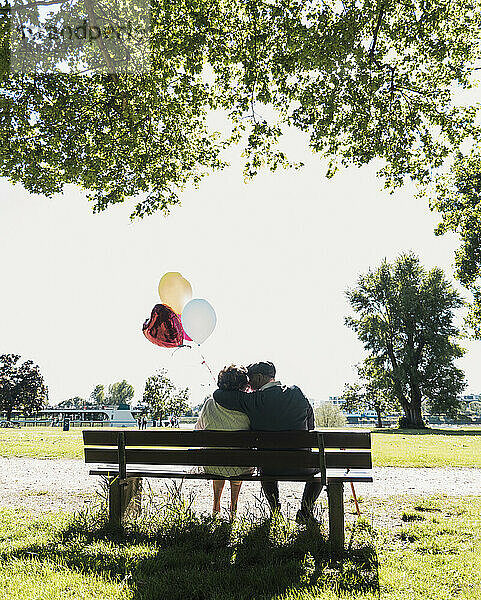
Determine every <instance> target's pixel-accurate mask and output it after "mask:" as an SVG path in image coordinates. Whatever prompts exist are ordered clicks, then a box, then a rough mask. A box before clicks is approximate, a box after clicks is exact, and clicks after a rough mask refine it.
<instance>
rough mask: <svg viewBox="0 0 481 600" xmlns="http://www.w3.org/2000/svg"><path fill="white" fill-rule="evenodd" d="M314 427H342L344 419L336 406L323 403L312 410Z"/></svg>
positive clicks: (344, 422)
mask: <svg viewBox="0 0 481 600" xmlns="http://www.w3.org/2000/svg"><path fill="white" fill-rule="evenodd" d="M314 417H315V420H316V427H344V426H345V425H346V417H345V416H344V415H343V414H342V412H341V409H340V408H339V406H337V405H336V404H332V403H331V402H324V403H323V404H321V406H318V407H317V408H315V409H314Z"/></svg>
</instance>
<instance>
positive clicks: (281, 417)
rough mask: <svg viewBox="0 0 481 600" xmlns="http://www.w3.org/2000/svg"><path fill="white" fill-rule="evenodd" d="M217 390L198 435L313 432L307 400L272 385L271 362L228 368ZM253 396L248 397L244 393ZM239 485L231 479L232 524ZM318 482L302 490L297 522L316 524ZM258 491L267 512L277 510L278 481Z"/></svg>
mask: <svg viewBox="0 0 481 600" xmlns="http://www.w3.org/2000/svg"><path fill="white" fill-rule="evenodd" d="M217 384H218V386H219V389H217V390H216V391H215V392H214V394H213V397H210V398H207V400H206V401H205V403H204V406H203V407H202V410H201V413H200V415H199V419H198V421H197V423H196V425H195V428H196V429H211V430H223V431H226V430H248V429H251V430H253V431H287V430H300V429H314V413H313V410H312V406H311V404H310V402H309V401H308V399H307V398H306V397H305V396H304V394H303V393H302V391H301V390H300V389H299V388H298V387H297V386H292V387H287V386H285V385H282V384H281V383H280V382H279V381H276V369H275V367H274V365H273V364H272V363H271V362H259V363H254V364H252V365H249V366H248V367H247V368H245V367H239V366H235V365H231V366H230V367H225V368H224V369H222V371H221V372H220V373H219V377H218V380H217ZM247 390H251V391H249V392H248V391H247ZM203 469H204V472H205V473H209V474H211V475H221V476H223V477H226V478H235V477H236V476H240V475H249V474H252V472H253V471H254V468H248V467H247V468H246V467H220V466H217V467H203ZM315 472H316V470H315V469H303V470H300V469H298V470H296V474H306V475H308V474H311V473H315ZM262 474H263V475H270V476H274V477H275V476H276V475H279V476H281V475H292V474H293V473H292V472H286V470H285V469H284V470H283V469H282V467H281V466H279V469H269V471H268V472H267V470H266V469H264V470H263V471H262ZM224 484H225V480H223V479H221V480H213V485H214V507H213V514H214V515H216V514H219V513H220V499H221V495H222V490H223V488H224ZM241 484H242V481H236V480H235V479H230V486H231V505H230V513H231V518H232V517H233V516H234V515H235V512H236V509H237V499H238V497H239V492H240V488H241ZM321 488H322V485H321V483H320V482H307V483H306V484H305V487H304V494H303V496H302V502H301V508H300V510H299V511H298V512H297V516H296V521H297V522H298V523H306V522H308V521H310V520H313V519H314V516H313V513H312V510H313V506H314V502H315V501H316V499H317V498H318V496H319V494H320V493H321ZM262 490H263V492H264V494H265V496H266V499H267V501H268V502H269V506H270V509H271V512H274V511H279V510H280V502H279V485H278V482H277V481H263V482H262Z"/></svg>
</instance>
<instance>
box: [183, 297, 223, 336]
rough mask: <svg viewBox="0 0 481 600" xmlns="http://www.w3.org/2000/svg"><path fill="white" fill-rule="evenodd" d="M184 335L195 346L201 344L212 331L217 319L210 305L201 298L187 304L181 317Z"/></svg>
mask: <svg viewBox="0 0 481 600" xmlns="http://www.w3.org/2000/svg"><path fill="white" fill-rule="evenodd" d="M181 320H182V327H183V328H184V331H185V333H186V334H187V335H188V336H189V337H191V338H192V340H193V341H194V342H195V343H196V344H202V342H205V340H206V339H207V338H208V337H209V335H210V334H211V333H212V332H213V331H214V329H215V325H216V323H217V317H216V314H215V310H214V309H213V307H212V305H211V304H210V303H209V302H207V300H204V299H202V298H194V299H193V300H190V301H189V302H187V304H186V305H185V306H184V310H183V311H182V315H181Z"/></svg>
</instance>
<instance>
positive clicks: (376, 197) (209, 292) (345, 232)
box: [0, 134, 481, 404]
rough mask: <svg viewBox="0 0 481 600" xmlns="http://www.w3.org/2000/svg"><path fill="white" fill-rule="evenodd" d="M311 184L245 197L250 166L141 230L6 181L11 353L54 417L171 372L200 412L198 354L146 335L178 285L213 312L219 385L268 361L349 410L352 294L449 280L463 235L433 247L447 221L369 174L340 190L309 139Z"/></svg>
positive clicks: (292, 146) (480, 345)
mask: <svg viewBox="0 0 481 600" xmlns="http://www.w3.org/2000/svg"><path fill="white" fill-rule="evenodd" d="M287 149H288V150H290V153H291V157H292V158H293V159H294V160H303V161H304V162H305V163H306V166H305V168H304V169H302V170H301V171H282V172H278V173H274V174H271V173H264V174H262V175H261V176H259V177H258V178H257V179H255V180H254V181H253V182H251V183H248V184H245V183H244V182H243V178H242V172H241V167H240V162H239V160H236V162H235V164H234V165H233V166H232V167H230V168H228V169H226V170H225V171H223V172H220V173H216V174H213V175H211V176H209V177H208V178H206V179H204V182H203V183H202V184H201V187H200V189H198V190H193V189H191V190H188V191H186V192H185V193H184V194H183V202H182V206H181V207H177V208H174V209H173V211H172V214H171V215H170V216H169V217H167V218H165V217H163V216H162V215H161V214H158V215H155V216H153V217H149V218H145V219H144V220H143V221H136V222H131V221H130V220H129V218H128V217H129V214H130V212H131V209H132V205H127V204H126V205H124V206H122V205H119V206H115V207H112V208H110V209H109V210H108V211H106V212H104V213H102V214H97V215H94V214H92V212H91V206H90V205H89V203H88V202H87V201H86V200H85V197H84V196H83V195H82V193H81V192H80V191H79V190H78V189H76V188H74V187H70V188H68V189H66V191H65V193H64V194H63V195H62V196H57V197H55V198H53V199H47V198H44V197H41V196H33V195H30V194H28V193H27V192H26V191H25V190H24V189H23V188H22V187H21V186H12V185H11V184H9V183H7V182H6V181H5V180H2V181H1V182H0V191H1V200H0V252H1V256H2V257H3V261H2V262H3V264H2V279H1V294H0V353H7V352H9V353H10V352H15V353H18V354H21V355H22V358H23V359H25V360H26V359H32V360H33V361H35V362H36V363H38V364H39V365H40V367H41V370H42V373H43V374H44V377H45V379H46V382H47V385H48V387H49V394H50V402H51V403H52V404H55V403H57V402H59V401H61V400H63V399H66V398H70V397H72V396H77V395H78V396H81V397H85V398H86V397H88V396H89V394H90V393H91V391H92V389H93V388H94V386H95V385H96V384H98V383H102V384H104V385H105V386H106V387H107V386H108V385H109V383H112V382H114V381H120V380H122V379H127V381H128V382H129V383H131V384H132V385H133V386H134V388H135V399H136V400H140V399H141V396H142V392H143V386H144V382H145V379H146V378H147V377H148V376H149V375H151V374H153V373H154V372H155V370H156V369H157V368H160V367H165V368H167V369H168V370H169V373H170V375H171V377H172V379H173V380H174V381H175V383H177V384H178V385H179V386H187V385H189V386H190V387H191V388H192V390H193V393H192V397H191V402H192V404H198V403H199V402H201V401H202V399H203V397H204V396H205V394H206V391H207V390H208V388H209V382H210V381H211V380H210V379H209V373H208V371H207V370H206V369H205V367H203V366H202V365H200V359H198V358H197V356H196V355H195V353H194V352H192V351H189V350H178V351H175V352H172V351H171V350H167V349H162V348H159V347H157V346H154V345H152V344H151V343H149V342H148V341H147V340H146V339H145V338H144V337H143V335H142V333H141V327H142V323H143V322H144V320H145V319H146V318H147V317H148V316H149V315H150V311H151V309H152V307H153V305H154V304H156V303H157V302H159V298H158V295H157V285H158V281H159V279H160V277H161V276H162V275H163V274H164V273H165V272H167V271H180V272H181V273H182V274H183V275H184V277H186V278H187V279H188V280H189V281H190V282H191V284H192V287H193V290H194V297H201V298H206V299H207V300H209V301H210V302H211V304H212V305H213V306H214V308H215V310H216V312H217V318H218V322H217V327H216V330H215V331H214V333H213V334H212V336H211V337H210V338H209V339H208V340H207V341H206V342H205V343H204V344H203V345H202V352H203V354H204V356H205V358H206V360H207V362H208V363H209V364H210V365H211V367H212V369H213V371H214V372H215V373H217V371H218V370H219V369H220V368H221V367H222V366H223V365H224V364H230V363H232V362H238V363H244V364H245V363H248V362H253V361H256V360H272V361H273V362H274V363H275V364H276V366H277V370H278V377H279V379H281V380H282V381H283V382H285V383H288V384H293V383H295V384H297V385H299V386H300V387H301V388H302V389H303V390H304V392H305V393H306V394H307V395H308V396H309V397H310V398H313V399H318V400H324V399H327V398H328V396H330V395H339V394H340V393H341V391H342V388H343V386H344V383H345V382H346V381H352V380H353V378H354V370H353V365H354V364H355V363H356V362H359V361H360V360H361V359H362V357H363V349H362V345H361V344H360V342H358V341H357V338H356V336H355V334H354V332H353V331H351V330H350V329H348V328H347V327H346V326H345V325H344V317H345V316H346V315H347V314H349V307H348V304H347V301H346V299H345V295H344V291H345V290H346V288H347V287H349V286H352V285H354V284H355V282H356V280H357V277H358V276H359V274H360V273H363V272H365V271H367V269H369V268H370V267H371V268H375V267H377V266H378V265H379V263H380V262H381V261H382V259H383V258H385V257H386V258H387V259H389V260H392V259H394V258H395V257H396V256H397V255H398V254H399V252H401V251H407V250H413V251H415V252H416V253H418V254H419V255H420V257H421V261H422V263H423V264H424V265H425V266H426V267H427V268H431V267H433V266H435V265H437V266H439V267H442V268H443V269H445V271H446V273H447V274H448V275H449V276H450V277H451V276H452V263H453V260H454V258H453V252H454V249H455V248H456V245H457V242H456V239H455V237H454V236H452V235H447V236H443V237H435V236H434V234H433V229H434V227H435V225H436V224H437V222H438V220H439V219H438V217H437V216H436V215H435V214H433V213H431V212H430V211H429V209H428V206H427V201H425V200H420V199H416V198H415V197H414V193H415V189H414V187H412V186H410V185H407V186H405V187H404V188H402V189H401V190H398V191H397V192H396V193H394V194H393V195H389V194H388V193H387V192H386V191H383V190H382V189H381V188H382V182H381V180H379V179H377V178H376V176H375V168H374V167H373V166H369V167H365V168H362V169H357V168H351V169H348V170H346V171H343V172H341V173H339V174H338V175H337V176H335V177H334V178H333V179H331V180H327V179H325V178H324V173H325V165H323V164H322V163H321V162H320V160H319V158H318V157H316V156H313V155H312V154H311V153H310V152H309V151H308V150H307V149H306V145H305V140H304V139H303V138H302V136H300V135H297V134H292V135H290V137H289V138H288V141H287ZM465 346H466V347H467V349H468V352H467V354H466V356H465V357H464V358H463V359H462V360H461V361H459V364H460V366H461V367H462V368H463V369H465V372H466V375H467V379H468V383H469V386H468V388H467V391H472V392H476V393H479V392H480V391H481V371H480V369H479V364H480V359H481V342H466V343H465Z"/></svg>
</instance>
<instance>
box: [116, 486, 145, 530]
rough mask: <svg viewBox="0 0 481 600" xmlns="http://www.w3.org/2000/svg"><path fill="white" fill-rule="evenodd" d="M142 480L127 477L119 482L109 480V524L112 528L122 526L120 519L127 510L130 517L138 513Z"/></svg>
mask: <svg viewBox="0 0 481 600" xmlns="http://www.w3.org/2000/svg"><path fill="white" fill-rule="evenodd" d="M141 492H142V478H141V477H129V478H128V479H126V480H125V481H124V482H120V481H119V478H118V477H111V478H110V479H109V523H110V524H111V525H113V526H114V527H120V526H121V525H122V518H123V516H124V514H125V511H126V510H127V508H129V509H130V513H131V514H132V516H137V515H138V514H139V513H140V508H141V504H140V499H141Z"/></svg>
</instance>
